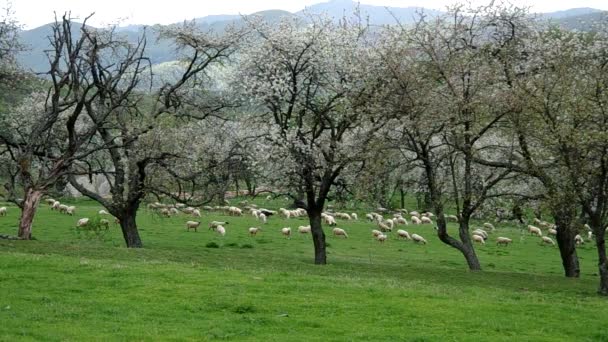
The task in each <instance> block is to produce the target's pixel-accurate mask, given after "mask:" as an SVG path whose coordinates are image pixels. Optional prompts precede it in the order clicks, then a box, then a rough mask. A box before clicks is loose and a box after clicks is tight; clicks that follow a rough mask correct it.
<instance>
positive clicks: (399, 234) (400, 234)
mask: <svg viewBox="0 0 608 342" xmlns="http://www.w3.org/2000/svg"><path fill="white" fill-rule="evenodd" d="M397 237H398V238H402V239H406V240H411V239H412V237H411V236H410V233H408V232H407V231H405V230H403V229H399V230H398V231H397Z"/></svg>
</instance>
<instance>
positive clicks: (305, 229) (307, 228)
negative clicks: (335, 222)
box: [298, 226, 310, 234]
mask: <svg viewBox="0 0 608 342" xmlns="http://www.w3.org/2000/svg"><path fill="white" fill-rule="evenodd" d="M298 233H300V234H310V226H299V227H298Z"/></svg>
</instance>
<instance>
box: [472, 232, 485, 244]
mask: <svg viewBox="0 0 608 342" xmlns="http://www.w3.org/2000/svg"><path fill="white" fill-rule="evenodd" d="M473 241H474V242H479V243H481V244H482V245H485V244H486V239H485V238H484V237H483V236H481V235H477V234H473Z"/></svg>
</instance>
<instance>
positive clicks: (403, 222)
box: [393, 217, 407, 226]
mask: <svg viewBox="0 0 608 342" xmlns="http://www.w3.org/2000/svg"><path fill="white" fill-rule="evenodd" d="M393 221H395V223H397V224H404V225H406V226H407V220H406V219H404V218H403V217H397V218H396V219H394V220H393Z"/></svg>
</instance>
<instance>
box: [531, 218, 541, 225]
mask: <svg viewBox="0 0 608 342" xmlns="http://www.w3.org/2000/svg"><path fill="white" fill-rule="evenodd" d="M533 221H534V224H540V223H541V222H543V221H541V220H540V219H539V218H538V217H535V218H534V220H533Z"/></svg>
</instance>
